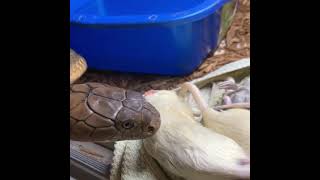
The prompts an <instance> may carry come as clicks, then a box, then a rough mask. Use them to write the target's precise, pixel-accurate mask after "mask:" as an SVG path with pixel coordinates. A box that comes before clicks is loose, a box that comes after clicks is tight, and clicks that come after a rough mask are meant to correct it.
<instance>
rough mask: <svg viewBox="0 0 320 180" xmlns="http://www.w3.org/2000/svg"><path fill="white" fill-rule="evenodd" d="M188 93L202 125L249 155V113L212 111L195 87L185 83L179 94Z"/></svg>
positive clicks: (237, 110) (234, 109)
mask: <svg viewBox="0 0 320 180" xmlns="http://www.w3.org/2000/svg"><path fill="white" fill-rule="evenodd" d="M187 91H190V92H191V94H192V96H193V98H194V99H195V101H196V103H197V104H198V106H199V109H200V111H201V112H202V116H203V125H204V126H205V127H208V128H209V129H211V130H213V131H215V132H217V133H220V134H223V135H225V136H227V137H229V138H231V139H233V140H235V141H236V142H237V143H238V144H239V145H240V146H241V147H242V148H243V149H244V150H245V152H246V153H247V154H248V155H249V154H250V111H249V110H247V109H241V108H232V109H227V110H225V111H221V112H219V111H217V110H214V109H212V108H210V107H208V105H207V104H206V103H205V101H204V99H203V98H202V96H201V93H200V91H199V89H198V87H196V86H195V85H193V84H191V83H189V82H187V83H184V84H183V85H182V86H181V93H186V92H187Z"/></svg>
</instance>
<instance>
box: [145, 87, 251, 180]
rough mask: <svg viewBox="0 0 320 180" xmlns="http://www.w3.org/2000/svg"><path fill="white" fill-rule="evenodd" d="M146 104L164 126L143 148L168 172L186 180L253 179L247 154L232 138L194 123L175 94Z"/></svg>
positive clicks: (155, 96)
mask: <svg viewBox="0 0 320 180" xmlns="http://www.w3.org/2000/svg"><path fill="white" fill-rule="evenodd" d="M146 100H147V101H148V102H149V103H150V104H152V105H153V106H154V107H155V108H156V109H157V110H158V111H159V113H160V117H161V121H162V123H161V127H160V129H159V130H158V131H157V133H156V134H155V135H153V136H152V137H149V138H146V139H144V140H143V144H144V147H145V150H146V151H147V152H148V154H150V155H151V156H152V157H153V158H155V159H156V160H157V161H158V162H159V164H160V165H161V166H162V167H163V168H165V169H166V170H167V171H169V172H171V173H173V174H174V175H176V176H180V177H183V178H185V179H186V180H227V179H237V178H238V179H239V178H249V177H250V160H249V157H248V156H247V155H246V153H245V152H244V150H243V149H242V148H241V147H240V146H239V145H238V144H237V143H236V142H235V141H234V140H232V139H231V138H228V137H226V136H223V135H221V134H218V133H216V132H214V131H212V130H210V129H208V128H206V127H204V126H202V125H201V124H200V123H198V122H197V121H195V120H194V118H193V115H192V111H191V109H190V108H189V107H188V106H187V105H186V104H184V103H183V102H182V101H181V99H179V97H178V96H177V94H176V93H175V92H174V91H165V90H162V91H157V92H155V93H154V94H151V95H150V94H149V95H148V96H146Z"/></svg>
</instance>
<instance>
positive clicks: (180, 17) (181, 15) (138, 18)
mask: <svg viewBox="0 0 320 180" xmlns="http://www.w3.org/2000/svg"><path fill="white" fill-rule="evenodd" d="M70 1H72V0H70ZM229 1H231V0H205V1H204V2H203V3H201V4H199V5H197V6H195V7H194V8H191V9H188V10H185V11H180V12H176V13H164V14H148V15H130V16H95V15H86V14H70V23H71V24H78V25H95V26H96V25H103V26H112V25H116V26H119V25H138V24H144V25H148V24H168V23H184V22H193V21H197V20H200V19H202V18H205V17H206V16H208V15H210V14H212V13H214V12H215V11H217V10H218V9H220V8H221V7H222V6H223V5H224V4H226V3H228V2H229Z"/></svg>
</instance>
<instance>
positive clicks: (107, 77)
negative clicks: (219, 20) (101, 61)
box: [79, 0, 250, 92]
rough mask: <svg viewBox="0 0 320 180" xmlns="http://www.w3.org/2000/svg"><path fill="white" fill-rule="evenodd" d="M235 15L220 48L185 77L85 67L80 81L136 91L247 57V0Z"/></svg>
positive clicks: (174, 82)
mask: <svg viewBox="0 0 320 180" xmlns="http://www.w3.org/2000/svg"><path fill="white" fill-rule="evenodd" d="M239 2H240V4H239V9H238V11H237V13H236V15H235V19H234V21H233V23H232V25H231V27H230V29H229V30H228V32H227V35H226V38H225V39H224V40H223V41H222V42H221V44H220V46H219V48H218V49H217V51H216V52H215V53H214V55H210V56H209V57H208V58H207V59H206V60H205V61H204V62H203V64H202V65H201V66H200V67H199V68H198V69H197V70H196V71H194V72H193V73H192V74H191V75H188V76H184V77H170V76H155V75H137V74H130V73H115V72H93V71H90V70H89V71H87V72H86V73H85V75H84V76H83V77H81V79H80V80H79V83H83V82H89V81H90V82H102V83H107V84H109V85H113V86H118V87H122V88H126V89H133V90H137V91H141V92H143V91H146V90H150V89H173V88H175V87H177V85H178V84H180V83H182V82H185V81H190V80H192V79H195V78H198V77H201V76H204V75H205V74H208V73H209V72H211V71H214V70H215V69H217V68H219V67H221V66H222V65H224V64H227V63H230V62H233V61H236V60H239V59H242V58H245V57H250V0H240V1H239Z"/></svg>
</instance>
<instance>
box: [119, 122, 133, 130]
mask: <svg viewBox="0 0 320 180" xmlns="http://www.w3.org/2000/svg"><path fill="white" fill-rule="evenodd" d="M122 127H123V128H125V129H131V128H133V127H134V122H132V121H130V120H128V121H125V122H123V123H122Z"/></svg>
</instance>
